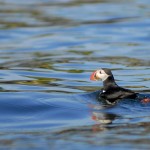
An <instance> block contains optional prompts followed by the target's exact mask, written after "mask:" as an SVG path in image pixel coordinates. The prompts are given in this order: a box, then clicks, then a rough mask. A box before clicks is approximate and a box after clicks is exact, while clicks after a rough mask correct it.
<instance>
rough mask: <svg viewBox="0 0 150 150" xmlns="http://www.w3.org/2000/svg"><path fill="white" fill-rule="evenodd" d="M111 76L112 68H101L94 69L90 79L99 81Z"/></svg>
mask: <svg viewBox="0 0 150 150" xmlns="http://www.w3.org/2000/svg"><path fill="white" fill-rule="evenodd" d="M109 76H113V74H112V73H111V70H110V69H107V68H101V69H99V70H96V71H94V72H93V73H92V74H91V76H90V80H93V81H97V80H102V81H105V80H106V79H107V78H108V77H109Z"/></svg>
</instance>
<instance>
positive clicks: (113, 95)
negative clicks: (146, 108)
mask: <svg viewBox="0 0 150 150" xmlns="http://www.w3.org/2000/svg"><path fill="white" fill-rule="evenodd" d="M90 80H94V81H97V80H102V81H103V88H102V90H101V92H100V94H99V96H100V98H103V99H105V100H106V102H107V103H110V104H111V103H114V102H116V101H117V100H119V99H124V98H128V99H135V98H136V97H137V94H138V93H135V92H134V91H132V90H130V89H125V88H123V87H120V86H118V85H117V83H116V82H115V79H114V76H113V74H112V72H111V70H110V69H108V68H101V69H98V70H96V71H94V72H93V73H92V74H91V76H90Z"/></svg>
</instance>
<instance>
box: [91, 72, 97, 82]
mask: <svg viewBox="0 0 150 150" xmlns="http://www.w3.org/2000/svg"><path fill="white" fill-rule="evenodd" d="M95 75H96V71H94V72H93V73H92V74H91V76H90V80H92V81H96V80H97V79H96V76H95Z"/></svg>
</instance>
